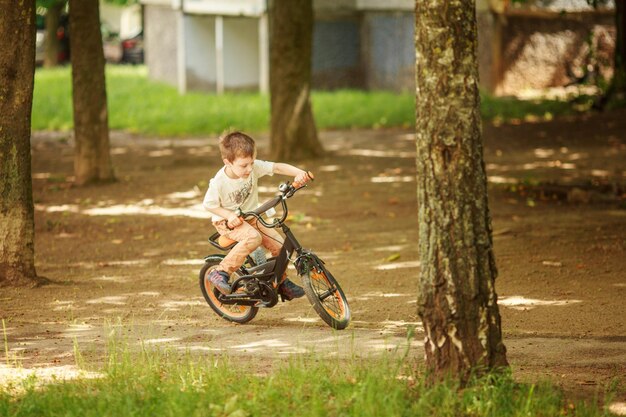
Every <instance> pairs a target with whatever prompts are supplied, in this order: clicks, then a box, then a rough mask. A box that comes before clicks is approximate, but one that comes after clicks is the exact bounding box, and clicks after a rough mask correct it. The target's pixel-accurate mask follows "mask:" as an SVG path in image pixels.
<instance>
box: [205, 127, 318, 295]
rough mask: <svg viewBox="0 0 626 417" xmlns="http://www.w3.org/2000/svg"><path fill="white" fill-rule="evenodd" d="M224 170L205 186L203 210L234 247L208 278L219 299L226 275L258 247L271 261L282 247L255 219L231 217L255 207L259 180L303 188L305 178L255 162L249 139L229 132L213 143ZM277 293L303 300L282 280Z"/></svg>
mask: <svg viewBox="0 0 626 417" xmlns="http://www.w3.org/2000/svg"><path fill="white" fill-rule="evenodd" d="M219 146H220V153H221V156H222V161H223V162H224V167H223V168H221V169H220V170H219V171H218V172H217V174H215V176H214V177H213V178H212V179H211V181H210V182H209V189H208V190H207V192H206V195H205V196H204V201H203V203H202V204H203V206H204V208H205V209H207V210H208V211H209V212H210V213H211V214H212V221H213V225H214V226H215V228H216V229H217V231H218V232H219V234H220V235H222V236H225V237H227V238H229V239H231V240H234V241H236V242H238V243H237V244H236V245H235V246H234V247H233V248H232V249H231V251H230V252H229V253H228V254H227V255H226V257H225V258H224V259H223V260H222V262H221V263H220V264H219V265H218V266H217V268H216V269H215V270H213V271H212V272H211V274H210V275H209V280H210V281H211V283H212V284H213V285H214V286H215V288H216V289H217V290H218V291H219V292H221V293H222V294H230V293H231V292H232V288H231V286H230V284H229V283H228V280H229V278H230V275H231V274H232V273H233V272H235V271H236V270H237V269H239V268H240V267H241V265H243V263H244V262H245V260H246V257H247V256H248V255H250V254H251V253H252V252H253V251H254V250H255V249H256V248H258V247H259V246H260V245H262V246H263V247H265V248H267V249H268V250H269V251H270V253H271V254H272V256H278V254H279V253H280V249H281V247H282V245H283V238H282V236H281V235H280V234H279V233H278V232H277V231H276V230H274V229H269V228H267V227H265V226H263V225H262V224H259V223H258V222H257V221H256V219H250V220H247V221H244V220H243V219H242V218H240V217H238V216H237V214H236V213H235V211H236V210H237V209H238V208H240V209H241V210H242V211H249V210H254V209H256V208H257V207H258V206H259V190H258V179H259V178H260V177H263V176H265V175H274V174H281V175H290V176H293V177H294V183H299V184H300V185H302V184H305V183H306V182H307V181H308V180H309V175H308V174H307V172H305V171H303V170H301V169H300V168H296V167H294V166H292V165H289V164H285V163H280V162H268V161H261V160H255V157H256V145H255V143H254V139H252V138H251V137H250V136H248V135H246V134H245V133H242V132H238V131H234V132H229V133H227V134H224V135H222V136H221V137H220V140H219ZM278 291H279V293H280V294H281V295H282V296H283V298H284V299H286V300H293V299H294V298H299V297H302V296H303V295H304V290H303V289H302V287H300V286H298V285H296V284H294V283H293V282H292V281H290V280H289V279H287V278H286V276H284V277H283V281H282V282H281V284H280V286H279V288H278Z"/></svg>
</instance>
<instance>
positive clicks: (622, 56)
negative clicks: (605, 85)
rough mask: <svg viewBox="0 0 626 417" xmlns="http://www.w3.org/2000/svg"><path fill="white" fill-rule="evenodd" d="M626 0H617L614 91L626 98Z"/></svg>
mask: <svg viewBox="0 0 626 417" xmlns="http://www.w3.org/2000/svg"><path fill="white" fill-rule="evenodd" d="M625 3H626V1H625V0H615V37H616V38H615V65H614V68H615V71H614V76H613V81H612V83H611V84H612V86H613V89H614V91H613V93H615V94H619V95H620V96H621V98H622V99H624V98H626V10H625V9H626V7H625V6H626V4H625Z"/></svg>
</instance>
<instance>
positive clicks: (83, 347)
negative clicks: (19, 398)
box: [0, 112, 626, 400]
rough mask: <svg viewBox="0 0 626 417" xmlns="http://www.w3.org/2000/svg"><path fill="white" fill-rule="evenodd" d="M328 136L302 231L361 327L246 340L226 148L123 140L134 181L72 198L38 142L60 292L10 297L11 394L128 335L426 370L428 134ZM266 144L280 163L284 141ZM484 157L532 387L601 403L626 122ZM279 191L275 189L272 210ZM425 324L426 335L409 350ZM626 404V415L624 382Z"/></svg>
mask: <svg viewBox="0 0 626 417" xmlns="http://www.w3.org/2000/svg"><path fill="white" fill-rule="evenodd" d="M322 139H323V142H324V145H325V147H326V149H327V150H329V155H328V156H327V157H326V158H325V159H324V160H323V161H318V162H309V163H305V164H304V165H305V166H306V167H307V168H309V169H312V170H313V171H314V172H315V173H316V174H317V177H318V181H316V183H315V184H314V186H313V187H311V188H310V189H307V190H306V191H305V192H303V193H302V195H299V196H298V197H297V198H294V199H292V200H291V202H292V204H291V205H290V208H291V209H292V214H293V215H294V216H293V220H292V224H293V226H292V230H293V231H294V233H295V234H296V236H298V237H299V239H300V240H301V242H302V243H303V244H304V245H305V246H307V247H311V248H313V249H314V250H316V252H317V253H318V254H319V255H320V256H321V257H322V258H323V259H325V260H326V261H327V264H328V265H329V268H331V270H332V271H333V273H334V274H335V275H336V276H337V277H338V278H339V279H340V282H341V283H342V286H343V287H344V290H345V292H346V293H347V294H348V298H349V301H350V304H351V307H352V310H353V316H354V321H353V322H352V324H351V326H350V327H349V329H348V330H346V331H344V332H333V331H331V330H330V329H328V328H326V327H325V326H324V325H323V324H322V323H321V321H320V320H319V319H317V317H316V316H315V314H314V313H313V312H312V310H311V308H310V306H309V305H308V304H307V302H306V301H305V300H297V301H295V302H291V303H280V304H279V305H278V306H277V307H275V308H273V309H271V310H264V311H261V312H260V313H259V315H258V316H257V318H256V319H255V320H254V321H253V322H252V324H250V325H245V326H239V325H231V324H229V323H227V322H225V321H223V320H221V319H219V318H218V317H216V316H215V315H214V314H213V313H212V312H211V310H210V309H209V307H208V306H207V305H206V303H205V302H204V300H203V299H202V296H201V293H200V291H199V288H198V278H197V272H198V270H199V269H200V266H201V265H202V258H203V256H205V255H207V254H209V253H211V252H213V250H212V249H211V248H210V246H209V245H208V244H207V243H206V238H207V237H208V236H209V235H210V234H211V233H212V230H211V227H210V224H209V222H208V220H207V215H206V213H205V212H204V211H203V210H202V208H201V207H200V202H201V199H202V195H203V192H204V190H205V188H206V186H207V180H208V179H209V178H210V177H211V176H212V174H213V173H214V172H215V171H216V170H217V169H218V168H219V166H218V165H217V161H218V160H219V158H218V153H217V148H216V146H215V144H214V139H206V138H198V139H189V140H184V141H180V140H158V141H156V140H149V139H142V138H134V137H129V136H126V135H123V134H119V133H116V134H114V136H113V154H114V161H115V166H116V171H117V176H118V178H119V179H120V181H119V182H117V183H115V184H110V185H106V186H100V187H90V188H85V189H80V188H74V187H72V186H71V181H70V180H71V178H70V175H71V172H72V148H71V146H70V144H69V143H68V142H67V141H66V140H59V137H58V135H51V134H37V135H36V136H35V138H34V140H33V178H34V179H33V183H34V184H33V185H34V195H35V204H36V238H37V241H36V253H37V268H38V272H39V273H40V274H41V275H43V276H46V277H48V278H50V279H51V280H52V281H53V283H52V284H51V285H47V286H44V287H41V288H36V289H8V288H2V289H1V290H0V291H1V292H0V317H1V318H3V319H4V320H5V326H6V331H5V332H4V334H5V335H6V336H5V337H6V340H7V344H8V354H6V355H4V356H5V361H1V362H3V365H2V366H0V379H2V378H9V377H10V376H11V375H13V376H15V375H18V374H19V372H18V369H17V368H20V367H21V369H31V368H40V369H41V368H46V369H62V370H64V371H63V372H65V371H67V370H68V369H73V368H71V367H72V366H73V365H74V364H75V358H74V348H75V346H77V347H78V349H79V350H80V351H81V352H82V354H83V356H85V357H87V358H90V359H93V360H98V359H99V358H101V357H102V354H103V352H104V351H105V349H106V346H107V343H108V341H110V339H111V334H116V335H118V336H120V335H124V340H125V341H126V342H128V343H129V344H131V345H135V344H136V345H137V346H139V345H140V344H141V343H143V344H149V345H159V346H167V347H168V348H172V349H181V350H190V351H195V352H199V353H204V352H206V354H215V353H228V354H232V355H243V356H245V357H249V358H254V359H255V360H256V359H257V358H263V357H270V356H272V355H278V356H279V357H282V356H285V355H289V354H293V353H299V352H304V351H314V352H317V353H320V354H332V355H340V356H349V355H359V356H369V355H378V354H380V353H382V352H389V351H391V352H393V351H394V350H396V349H400V350H404V349H406V348H407V347H408V348H410V349H412V350H413V352H414V354H415V355H416V356H418V357H421V356H422V348H423V347H422V339H423V335H422V334H421V332H420V323H419V319H418V317H417V315H416V301H415V300H416V287H417V285H416V280H417V274H418V270H419V262H418V256H417V253H416V250H415V247H416V245H415V243H414V242H415V241H416V239H417V219H416V197H415V181H414V179H413V176H414V175H415V169H414V155H415V152H414V143H413V135H412V134H410V132H401V131H367V132H360V131H357V132H326V133H323V134H322ZM260 144H261V150H260V157H261V158H263V157H264V155H265V150H266V149H265V146H266V144H267V138H264V137H261V138H260ZM485 159H486V163H487V168H488V173H489V176H490V206H491V212H492V216H493V225H494V241H495V250H496V257H497V262H498V268H499V273H500V276H499V278H498V283H497V290H498V294H499V296H500V305H501V311H502V316H503V330H504V335H505V342H506V345H507V347H508V351H509V359H510V361H511V364H512V367H513V370H514V373H515V375H517V376H518V377H519V378H520V379H524V380H537V379H539V378H543V377H546V378H550V379H552V380H554V381H555V382H556V383H558V384H561V385H562V386H564V387H566V388H567V389H569V390H572V391H579V390H583V391H585V392H592V391H593V390H595V389H599V388H601V387H603V386H604V385H605V384H607V383H608V382H609V381H610V380H611V379H612V378H615V377H623V375H626V315H624V311H625V309H626V301H625V300H626V272H625V271H626V210H625V209H624V193H626V163H625V161H626V113H625V112H619V113H612V114H609V115H600V116H592V117H589V118H585V119H580V118H579V119H571V120H567V119H564V120H558V121H553V122H549V123H541V124H525V125H519V126H513V125H505V126H500V127H495V126H486V127H485ZM279 181H280V179H279V178H278V177H275V178H267V179H264V181H263V183H262V185H263V187H264V188H263V193H262V197H263V196H271V195H273V193H274V190H275V187H276V186H277V184H278V183H279ZM408 327H411V328H415V329H416V331H417V333H416V335H415V337H414V338H413V339H411V340H410V341H409V340H407V328H408ZM7 356H8V359H9V360H8V363H6V362H7V361H6V357H7ZM16 366H17V368H16ZM68 367H69V368H68ZM623 383H624V381H622V384H623ZM620 392H621V394H620V395H621V397H623V398H622V400H626V389H624V385H622V387H621V391H620Z"/></svg>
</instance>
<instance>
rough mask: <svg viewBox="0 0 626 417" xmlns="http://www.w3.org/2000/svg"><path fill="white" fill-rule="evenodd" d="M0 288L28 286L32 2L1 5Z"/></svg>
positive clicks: (2, 0) (31, 268)
mask: <svg viewBox="0 0 626 417" xmlns="http://www.w3.org/2000/svg"><path fill="white" fill-rule="evenodd" d="M0 10H2V13H0V286H5V285H20V284H27V283H33V282H34V280H35V279H36V278H37V274H36V272H35V245H34V237H35V227H34V214H33V213H34V210H33V197H32V183H31V172H30V169H31V168H30V166H31V160H30V120H31V119H30V118H31V111H32V104H33V84H34V74H35V0H25V1H21V2H19V4H18V3H15V2H14V1H12V0H0Z"/></svg>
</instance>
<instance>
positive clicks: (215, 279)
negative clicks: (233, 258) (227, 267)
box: [209, 269, 233, 295]
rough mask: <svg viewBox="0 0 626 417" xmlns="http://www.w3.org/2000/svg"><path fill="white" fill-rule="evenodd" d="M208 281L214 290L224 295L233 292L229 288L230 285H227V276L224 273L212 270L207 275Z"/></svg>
mask: <svg viewBox="0 0 626 417" xmlns="http://www.w3.org/2000/svg"><path fill="white" fill-rule="evenodd" d="M209 281H211V284H213V286H214V287H215V289H216V290H218V291H219V292H221V293H222V294H224V295H227V294H230V293H231V292H233V290H232V288H230V285H229V284H228V274H227V273H226V272H224V271H218V270H215V269H214V270H213V271H211V273H210V274H209Z"/></svg>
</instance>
